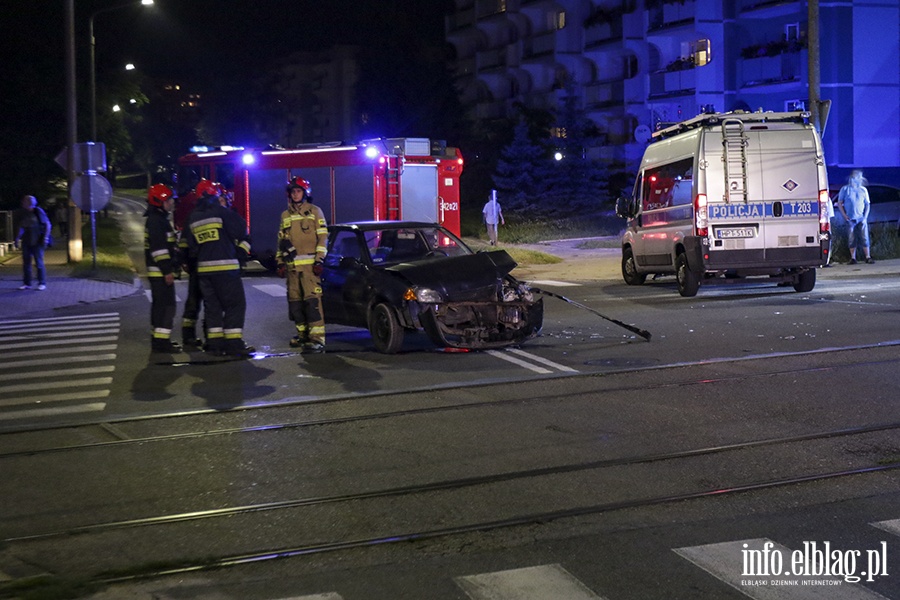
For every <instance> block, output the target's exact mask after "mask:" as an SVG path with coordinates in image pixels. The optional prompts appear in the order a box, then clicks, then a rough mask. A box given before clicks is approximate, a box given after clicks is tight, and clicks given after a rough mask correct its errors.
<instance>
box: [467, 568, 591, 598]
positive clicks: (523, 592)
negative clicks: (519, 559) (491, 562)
mask: <svg viewBox="0 0 900 600" xmlns="http://www.w3.org/2000/svg"><path fill="white" fill-rule="evenodd" d="M453 581H454V582H455V583H456V585H458V586H459V587H460V589H462V591H463V592H465V593H466V595H467V596H468V597H469V598H471V599H472V600H560V599H561V598H565V600H603V598H602V597H601V596H598V595H597V594H595V593H594V592H593V591H591V590H590V589H589V588H588V587H587V586H585V585H584V584H583V583H581V582H580V581H579V580H578V579H577V578H576V577H575V576H573V575H572V574H571V573H569V572H568V571H566V570H565V569H564V568H562V566H560V565H558V564H554V565H541V566H538V567H525V568H523V569H510V570H508V571H496V572H494V573H482V574H481V575H469V576H466V577H455V578H454V579H453Z"/></svg>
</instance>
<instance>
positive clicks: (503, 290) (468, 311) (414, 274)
mask: <svg viewBox="0 0 900 600" xmlns="http://www.w3.org/2000/svg"><path fill="white" fill-rule="evenodd" d="M324 266H325V269H324V272H323V274H322V290H323V302H324V310H325V321H326V322H327V323H332V324H336V325H349V326H352V327H365V328H367V329H368V330H369V332H370V333H371V334H372V342H373V343H374V345H375V348H376V349H377V350H378V351H379V352H384V353H387V354H393V353H396V352H399V351H400V349H401V347H402V345H403V338H404V335H405V334H406V333H407V332H411V331H418V330H423V331H425V333H426V334H427V335H428V337H429V338H430V339H431V341H432V342H433V343H434V344H435V345H437V346H439V347H449V348H465V349H487V348H499V347H502V346H509V345H513V344H518V343H521V342H523V341H525V340H527V339H529V338H532V337H534V336H535V335H537V334H538V333H539V332H540V330H541V327H542V325H543V321H544V305H543V300H542V299H541V298H540V297H539V296H538V295H537V294H536V293H532V291H531V290H530V289H529V288H528V286H527V285H525V284H524V283H522V282H520V281H518V280H516V279H515V278H514V277H512V276H511V275H510V272H511V271H512V270H513V268H515V266H516V262H515V261H514V260H513V259H512V257H510V256H509V254H507V253H506V252H505V251H503V250H498V251H494V252H477V253H476V252H473V251H472V250H471V249H470V248H469V247H468V246H466V245H465V244H464V243H463V242H462V241H461V240H460V239H459V238H457V237H456V236H455V235H453V234H452V233H451V232H449V231H448V230H446V229H444V228H443V227H441V226H439V225H436V224H434V223H418V222H408V221H381V222H365V223H347V224H341V225H333V226H331V227H329V236H328V254H327V256H326V258H325V265H324Z"/></svg>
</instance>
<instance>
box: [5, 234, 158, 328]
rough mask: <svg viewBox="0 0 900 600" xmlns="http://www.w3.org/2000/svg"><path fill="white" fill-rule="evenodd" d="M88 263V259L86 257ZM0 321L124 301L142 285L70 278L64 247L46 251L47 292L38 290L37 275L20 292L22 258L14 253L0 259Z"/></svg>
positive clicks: (138, 281)
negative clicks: (30, 283)
mask: <svg viewBox="0 0 900 600" xmlns="http://www.w3.org/2000/svg"><path fill="white" fill-rule="evenodd" d="M85 260H90V255H88V256H86V257H85ZM0 261H3V262H2V264H0V319H4V320H9V319H15V318H17V317H21V316H24V315H29V314H31V313H39V312H41V311H47V310H55V309H58V308H64V307H67V306H75V305H79V304H92V303H94V302H103V301H107V300H114V299H116V298H123V297H125V296H130V295H132V294H136V293H139V292H141V290H142V286H141V281H140V279H138V278H135V279H134V281H133V282H132V283H122V282H120V281H104V280H101V279H92V278H83V277H73V276H72V265H70V264H68V255H67V251H66V248H65V247H54V248H48V249H47V250H46V252H45V254H44V264H45V266H46V268H47V289H46V290H38V289H37V287H36V285H37V282H36V276H37V273H36V272H35V271H34V270H32V274H33V275H34V277H35V281H33V282H32V283H33V287H32V289H30V290H20V289H19V286H21V285H22V283H23V282H22V255H21V254H20V253H18V252H13V253H11V254H10V255H8V256H5V257H2V258H0Z"/></svg>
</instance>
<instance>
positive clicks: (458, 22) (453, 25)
mask: <svg viewBox="0 0 900 600" xmlns="http://www.w3.org/2000/svg"><path fill="white" fill-rule="evenodd" d="M473 25H475V8H474V7H472V8H469V9H467V10H463V11H460V12H457V13H453V14H451V15H449V16H448V17H447V29H448V31H451V32H452V31H458V30H460V29H465V28H467V27H472V26H473Z"/></svg>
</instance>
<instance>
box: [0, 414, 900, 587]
mask: <svg viewBox="0 0 900 600" xmlns="http://www.w3.org/2000/svg"><path fill="white" fill-rule="evenodd" d="M898 428H900V422H892V423H882V424H874V425H869V426H864V427H854V428H846V429H835V430H828V431H819V432H814V433H807V434H803V435H795V436H782V437H773V438H761V439H755V440H749V441H744V442H735V443H730V444H721V445H716V446H707V447H698V448H691V449H685V450H680V451H673V452H665V453H657V454H648V455H634V456H625V457H619V458H611V459H605V460H597V461H586V462H580V463H571V464H563V465H554V466H546V467H538V468H531V469H521V470H516V471H506V472H502V473H492V474H487V475H482V476H475V477H466V478H457V479H447V480H441V481H433V482H427V483H421V484H411V485H405V486H397V487H391V488H382V489H377V490H368V491H354V492H350V493H344V494H334V495H328V496H318V497H305V498H296V499H288V500H280V501H271V502H261V503H256V504H250V505H242V506H233V507H226V508H219V509H211V510H201V511H190V512H183V513H172V514H165V515H157V516H153V517H143V518H134V519H127V520H120V521H110V522H104V523H95V524H90V525H83V526H78V527H71V528H66V529H61V530H57V531H45V532H38V533H33V534H27V535H18V536H11V537H7V538H5V539H2V540H0V545H2V546H3V547H6V548H15V547H16V546H17V545H22V544H25V545H27V544H29V543H33V542H50V543H54V540H55V541H56V542H57V543H67V542H68V541H71V540H73V539H76V538H78V537H83V536H90V535H91V534H104V533H108V532H113V531H123V530H132V529H139V528H153V527H161V526H171V525H178V524H184V523H188V522H192V521H204V520H215V519H227V518H230V517H234V516H237V515H252V514H254V513H266V512H272V511H286V510H289V509H302V508H307V507H315V506H322V505H328V504H343V505H347V504H351V503H359V502H362V501H367V500H374V499H389V498H397V497H401V496H415V495H425V494H433V493H436V492H437V493H439V492H454V491H459V490H462V489H463V488H475V487H479V486H482V487H487V486H493V485H496V484H502V483H508V482H515V481H521V480H528V479H540V478H551V477H554V476H558V475H566V474H574V473H578V472H584V471H597V470H603V469H612V468H615V467H634V466H638V465H649V464H651V463H662V462H671V461H683V460H688V459H696V458H700V457H706V456H711V455H719V454H724V453H740V452H741V451H746V450H750V449H758V448H763V447H767V446H779V445H781V446H786V445H792V444H802V443H809V442H815V441H825V440H832V439H835V438H847V437H853V436H864V435H869V434H877V433H884V432H893V431H896V430H897V429H898ZM898 468H900V460H897V461H894V462H890V463H888V464H868V465H865V466H859V467H853V468H844V469H837V470H830V471H824V472H818V473H806V472H804V473H799V474H793V475H790V476H786V477H776V478H772V479H768V480H762V481H752V482H734V481H732V482H724V483H723V484H721V485H716V486H712V487H708V488H704V489H694V490H689V491H681V492H677V493H667V494H657V495H652V496H645V497H638V498H626V499H619V500H615V501H608V502H602V503H596V504H588V505H579V506H572V507H565V508H559V509H556V510H547V511H540V512H527V513H523V514H516V515H510V516H505V517H503V518H498V519H492V520H479V521H475V522H471V523H463V524H458V525H455V526H453V527H440V528H429V529H425V528H423V529H422V530H415V531H408V530H406V531H392V532H391V533H389V534H385V535H380V536H372V537H366V538H362V539H353V540H342V541H335V542H326V543H317V544H308V545H300V546H290V547H287V546H285V547H278V548H267V549H265V550H264V551H260V552H249V553H242V554H233V555H224V556H218V557H215V558H212V559H204V560H202V561H197V562H194V563H192V564H190V565H182V566H180V567H179V568H178V569H175V570H172V569H166V570H164V571H154V572H152V573H142V574H141V575H139V576H141V577H153V576H161V575H166V574H173V573H177V572H186V571H193V570H202V569H209V568H216V567H224V566H231V565H237V564H243V563H249V562H258V561H262V560H270V559H273V558H285V557H290V556H301V555H306V554H317V553H322V552H329V551H334V550H340V549H350V548H360V547H365V546H372V545H380V544H387V543H393V542H399V541H416V540H424V539H430V538H436V537H443V536H450V535H456V534H462V533H469V532H475V531H490V530H493V529H503V528H509V527H515V526H523V525H529V524H540V523H546V522H550V521H554V520H558V519H562V518H571V517H578V516H587V515H594V514H600V513H605V512H610V511H616V510H624V509H635V508H646V507H652V506H656V505H660V504H666V503H673V502H680V501H685V500H702V499H712V498H716V497H723V496H728V495H734V494H737V493H742V492H751V491H764V490H770V489H775V488H780V487H785V486H789V485H799V484H806V483H814V482H821V481H827V480H832V479H836V478H843V477H849V476H854V475H866V474H875V473H882V472H886V471H892V470H894V469H898ZM137 576H138V575H135V576H134V577H137ZM130 578H132V577H131V576H129V577H126V578H124V579H130ZM122 579H123V578H113V579H110V580H109V581H106V582H107V583H108V582H111V581H120V580H122Z"/></svg>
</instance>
